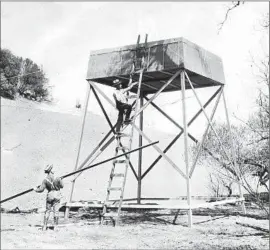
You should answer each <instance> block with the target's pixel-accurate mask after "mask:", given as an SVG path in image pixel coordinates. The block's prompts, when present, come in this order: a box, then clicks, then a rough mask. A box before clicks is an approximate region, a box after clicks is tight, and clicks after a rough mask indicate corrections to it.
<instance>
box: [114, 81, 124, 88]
mask: <svg viewBox="0 0 270 250" xmlns="http://www.w3.org/2000/svg"><path fill="white" fill-rule="evenodd" d="M120 83H122V81H121V80H119V79H115V80H114V81H113V87H116V86H118V85H119V84H120Z"/></svg>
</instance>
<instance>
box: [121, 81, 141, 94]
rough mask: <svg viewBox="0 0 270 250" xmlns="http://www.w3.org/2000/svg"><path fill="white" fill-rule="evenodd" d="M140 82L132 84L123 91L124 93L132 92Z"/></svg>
mask: <svg viewBox="0 0 270 250" xmlns="http://www.w3.org/2000/svg"><path fill="white" fill-rule="evenodd" d="M136 84H138V82H134V83H132V84H131V85H130V86H129V87H127V88H125V89H123V93H126V92H127V91H129V90H131V89H132V88H133V87H134V86H135V85H136Z"/></svg>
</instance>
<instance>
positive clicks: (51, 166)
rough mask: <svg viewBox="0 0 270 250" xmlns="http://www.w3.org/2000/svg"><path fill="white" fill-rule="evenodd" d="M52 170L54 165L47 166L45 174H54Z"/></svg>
mask: <svg viewBox="0 0 270 250" xmlns="http://www.w3.org/2000/svg"><path fill="white" fill-rule="evenodd" d="M52 168H53V164H52V165H49V164H48V165H47V166H46V168H45V169H44V172H45V173H46V174H49V173H50V172H52Z"/></svg>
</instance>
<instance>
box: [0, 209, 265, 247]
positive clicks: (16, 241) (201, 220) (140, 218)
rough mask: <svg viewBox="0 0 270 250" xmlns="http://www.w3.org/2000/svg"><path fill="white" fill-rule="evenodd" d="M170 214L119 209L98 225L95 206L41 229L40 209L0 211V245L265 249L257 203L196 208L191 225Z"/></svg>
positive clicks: (185, 220) (184, 217)
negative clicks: (115, 221) (116, 216)
mask: <svg viewBox="0 0 270 250" xmlns="http://www.w3.org/2000/svg"><path fill="white" fill-rule="evenodd" d="M175 215H176V211H167V210H161V211H160V210H159V211H141V212H123V217H122V219H121V223H120V225H119V226H117V227H113V226H112V223H111V222H110V221H106V223H105V224H106V225H99V219H98V216H97V213H96V212H93V211H92V212H91V211H86V210H81V211H79V212H76V213H72V214H71V216H70V218H69V220H67V221H65V220H64V218H63V214H62V213H61V218H60V225H59V227H58V228H57V229H55V230H52V229H48V230H47V231H45V232H43V231H42V230H41V225H42V219H43V214H42V213H31V214H27V213H25V214H24V213H17V214H11V213H2V214H1V249H209V250H210V249H224V250H225V249H226V250H227V249H260V250H261V249H269V231H268V233H267V232H266V231H265V230H269V220H268V219H267V217H265V216H264V217H263V216H261V215H260V212H259V211H258V210H256V209H252V210H251V209H249V210H248V214H247V216H243V215H241V213H239V212H237V211H233V210H232V209H230V208H228V207H226V208H225V209H224V208H223V209H217V208H216V209H204V210H199V211H196V210H195V211H194V216H193V227H192V228H189V227H187V215H186V213H185V212H180V213H179V214H178V216H177V218H176V219H175ZM238 223H242V224H244V226H243V225H241V224H238ZM247 225H250V226H251V227H250V226H247ZM254 226H255V227H256V229H254V228H252V227H254ZM259 228H262V229H261V230H260V229H259ZM263 229H264V230H263Z"/></svg>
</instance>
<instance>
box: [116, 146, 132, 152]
mask: <svg viewBox="0 0 270 250" xmlns="http://www.w3.org/2000/svg"><path fill="white" fill-rule="evenodd" d="M122 149H123V150H125V151H129V148H127V147H121V146H119V147H116V150H122Z"/></svg>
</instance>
